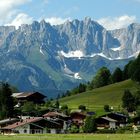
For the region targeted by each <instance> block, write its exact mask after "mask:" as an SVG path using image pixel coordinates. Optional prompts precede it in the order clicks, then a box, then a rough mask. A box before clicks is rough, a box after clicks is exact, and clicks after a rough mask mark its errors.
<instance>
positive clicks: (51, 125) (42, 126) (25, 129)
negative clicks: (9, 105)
mask: <svg viewBox="0 0 140 140" xmlns="http://www.w3.org/2000/svg"><path fill="white" fill-rule="evenodd" d="M59 127H60V124H59V123H56V122H53V121H50V120H47V119H44V118H43V117H29V118H26V119H24V120H20V121H19V122H16V123H14V124H11V125H8V126H6V127H3V128H1V131H2V132H3V133H4V134H5V133H6V134H7V133H8V134H10V133H19V134H43V133H48V132H53V131H48V130H54V129H57V128H59Z"/></svg>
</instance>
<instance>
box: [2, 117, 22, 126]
mask: <svg viewBox="0 0 140 140" xmlns="http://www.w3.org/2000/svg"><path fill="white" fill-rule="evenodd" d="M14 121H19V119H18V118H10V119H4V120H0V125H1V124H5V123H10V122H14Z"/></svg>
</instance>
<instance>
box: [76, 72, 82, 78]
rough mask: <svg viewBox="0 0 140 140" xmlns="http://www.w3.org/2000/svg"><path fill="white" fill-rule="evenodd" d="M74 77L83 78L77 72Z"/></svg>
mask: <svg viewBox="0 0 140 140" xmlns="http://www.w3.org/2000/svg"><path fill="white" fill-rule="evenodd" d="M74 78H75V79H82V78H81V77H80V75H79V73H75V74H74Z"/></svg>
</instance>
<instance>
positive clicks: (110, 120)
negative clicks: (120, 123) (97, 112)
mask: <svg viewBox="0 0 140 140" xmlns="http://www.w3.org/2000/svg"><path fill="white" fill-rule="evenodd" d="M101 118H102V119H104V120H107V121H109V122H117V121H116V120H114V119H111V118H109V117H101Z"/></svg>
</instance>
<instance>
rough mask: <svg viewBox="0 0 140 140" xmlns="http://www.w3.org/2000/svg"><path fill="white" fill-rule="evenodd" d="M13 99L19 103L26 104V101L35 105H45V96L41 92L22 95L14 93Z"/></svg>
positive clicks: (23, 93) (22, 93)
mask: <svg viewBox="0 0 140 140" xmlns="http://www.w3.org/2000/svg"><path fill="white" fill-rule="evenodd" d="M12 96H13V97H15V98H16V99H17V100H18V103H24V102H26V101H30V102H33V103H35V104H41V103H44V99H45V98H46V96H45V95H43V94H41V93H39V92H21V93H13V94H12Z"/></svg>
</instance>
